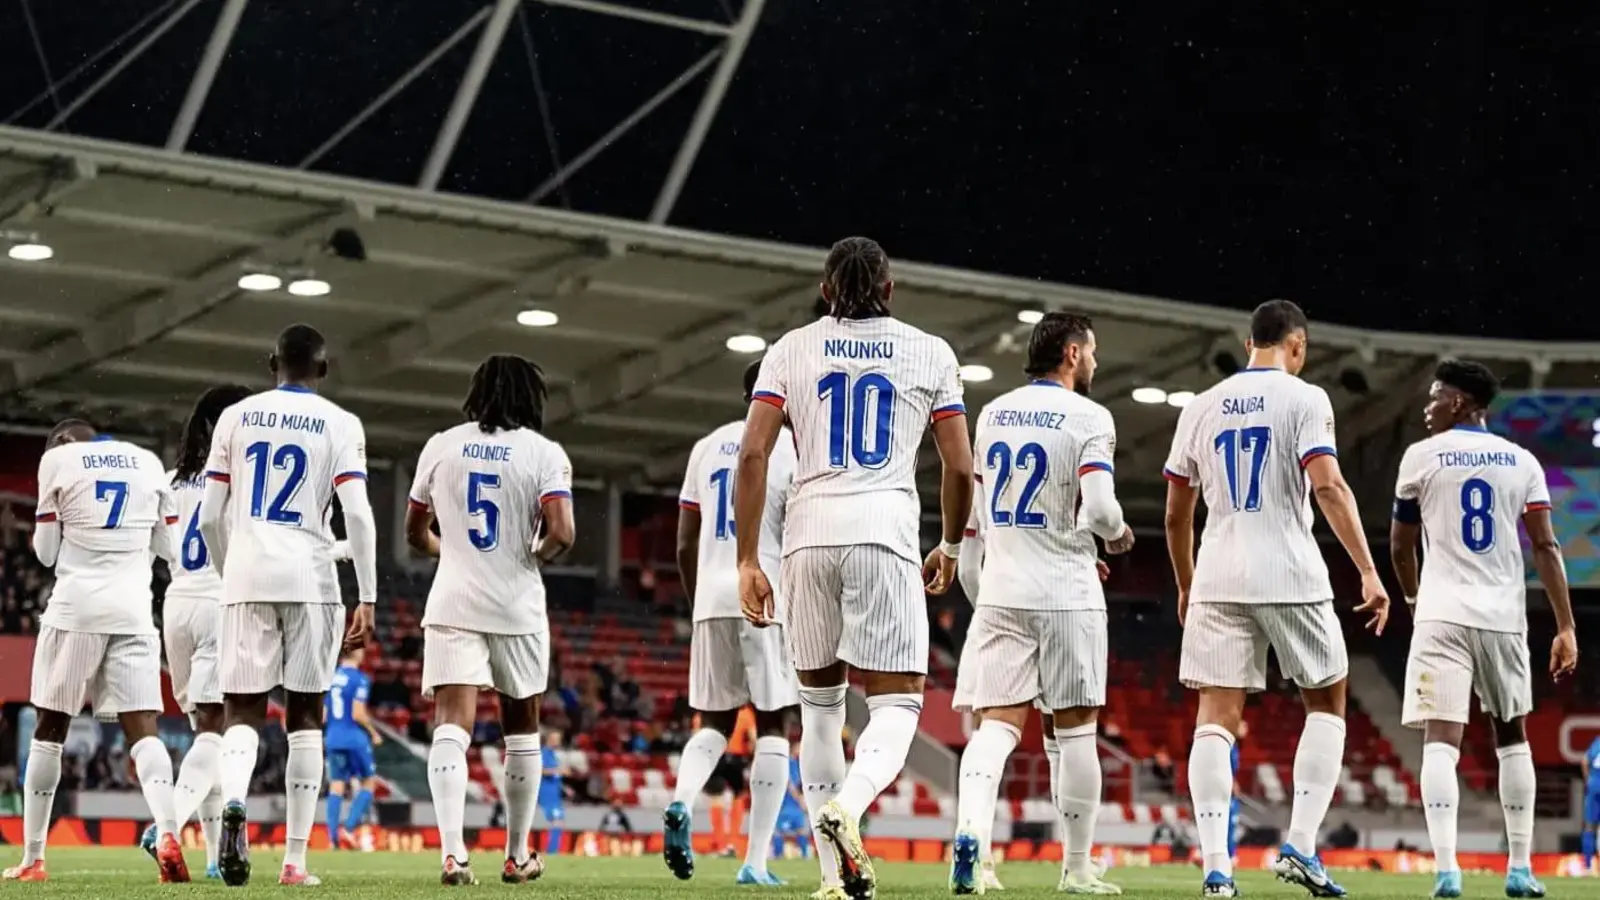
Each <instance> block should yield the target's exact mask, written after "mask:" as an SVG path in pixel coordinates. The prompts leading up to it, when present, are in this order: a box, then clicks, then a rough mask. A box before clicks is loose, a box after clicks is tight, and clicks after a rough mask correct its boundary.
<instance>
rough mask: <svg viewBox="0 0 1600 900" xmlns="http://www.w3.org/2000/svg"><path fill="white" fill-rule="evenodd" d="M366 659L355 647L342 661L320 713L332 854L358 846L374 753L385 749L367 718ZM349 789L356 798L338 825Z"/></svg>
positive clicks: (369, 801) (369, 798)
mask: <svg viewBox="0 0 1600 900" xmlns="http://www.w3.org/2000/svg"><path fill="white" fill-rule="evenodd" d="M365 657H366V650H364V649H362V648H360V647H357V648H355V649H353V650H350V651H347V652H346V653H345V654H344V656H343V657H341V658H340V660H339V668H338V670H337V671H336V672H334V674H333V686H332V687H330V688H329V689H328V695H327V696H328V699H327V704H326V706H325V707H324V708H323V723H324V729H325V734H324V736H323V741H324V742H325V744H326V746H327V748H328V846H329V847H331V848H334V849H338V848H339V847H347V848H349V849H352V850H353V849H355V848H356V846H357V845H356V840H355V830H356V829H357V828H359V827H360V826H361V823H362V821H364V820H365V819H366V816H367V810H368V809H369V808H371V806H372V781H373V776H375V775H376V774H377V771H378V770H377V767H376V765H375V764H374V763H373V760H372V748H373V747H374V746H375V745H377V744H381V743H383V737H382V736H381V735H379V734H378V730H377V728H376V727H374V726H373V724H372V717H371V715H370V714H369V713H368V712H367V694H368V692H370V691H371V690H372V681H371V680H370V679H368V678H367V675H366V673H365V672H362V671H361V662H362V660H363V659H364V658H365ZM347 784H348V785H349V787H350V789H351V790H353V791H355V797H354V798H352V800H351V801H350V811H349V815H347V816H345V817H344V819H343V820H342V821H341V819H340V815H339V814H340V812H341V811H342V809H343V807H344V797H345V786H346V785H347Z"/></svg>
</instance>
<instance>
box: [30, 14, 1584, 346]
mask: <svg viewBox="0 0 1600 900" xmlns="http://www.w3.org/2000/svg"><path fill="white" fill-rule="evenodd" d="M727 2H728V3H729V4H735V3H737V0H727ZM30 4H31V5H29V7H28V8H29V9H31V13H32V18H33V20H34V24H35V25H36V26H37V31H38V33H39V35H40V37H41V39H42V43H43V46H44V50H45V55H46V58H47V59H48V62H49V65H50V67H51V69H52V71H53V72H54V73H55V74H56V76H57V77H58V78H59V77H60V76H61V75H63V74H65V73H66V72H67V71H69V70H71V69H72V68H73V67H74V66H76V65H77V64H78V63H79V62H81V61H82V60H83V59H85V58H86V57H88V56H89V55H91V54H92V53H94V52H95V51H96V50H98V49H99V48H100V47H102V46H103V45H104V44H105V43H106V42H108V41H110V40H111V39H113V38H114V37H115V36H116V35H117V34H119V33H120V32H122V31H123V30H125V29H126V28H127V27H129V26H130V25H132V24H133V23H134V22H135V21H137V20H139V19H140V18H142V17H143V16H144V15H146V14H147V13H148V12H150V11H151V10H153V9H155V8H156V7H157V6H159V5H160V3H159V2H156V0H71V2H59V0H30ZM220 5H221V4H220V0H206V2H205V3H203V4H202V5H201V6H200V7H199V8H198V9H197V10H196V11H195V12H194V13H192V14H191V15H190V16H189V17H188V18H187V19H186V20H185V21H183V22H182V23H180V24H179V25H178V26H177V27H176V28H175V29H173V31H172V32H171V33H170V34H168V35H167V36H166V37H165V38H164V39H163V40H162V41H161V42H160V43H158V44H157V45H156V46H155V48H154V49H153V50H152V51H151V53H150V54H149V55H147V56H146V57H145V58H143V59H141V60H140V61H138V62H137V63H135V64H134V65H133V66H131V67H130V68H129V69H128V71H127V72H126V74H125V75H124V76H123V77H122V78H121V79H119V81H117V82H116V83H114V84H113V85H112V86H111V87H109V88H108V89H107V90H105V91H104V92H103V93H102V94H100V95H99V96H98V97H97V98H95V99H94V100H93V101H91V102H90V103H89V104H88V105H87V106H85V107H84V108H83V109H82V111H80V112H79V113H78V114H76V115H75V116H74V117H72V118H71V119H70V120H68V123H67V125H66V127H65V129H64V130H66V131H70V132H73V133H78V134H85V135H92V136H96V137H105V138H113V139H119V140H127V141H134V142H140V143H149V144H159V143H161V142H162V141H163V140H164V139H165V136H166V132H167V128H168V126H169V124H170V122H171V118H172V116H173V114H174V113H175V112H176V110H177V108H178V105H179V103H180V101H181V98H182V96H183V91H184V89H185V87H186V85H187V82H188V79H189V76H190V74H191V72H192V71H193V67H194V62H195V60H196V59H197V58H198V54H199V50H200V48H201V46H202V45H203V44H204V41H205V38H206V36H207V34H208V33H209V31H210V28H211V24H212V21H213V20H214V18H215V14H216V10H217V9H218V8H220ZM482 5H483V3H482V2H467V0H426V2H424V0H381V2H379V0H365V2H361V0H254V2H252V4H251V6H250V8H249V9H248V10H247V12H246V14H245V19H244V24H243V25H242V26H241V28H240V31H239V34H238V36H237V38H236V40H235V43H234V45H233V50H232V52H231V53H230V55H229V56H228V58H227V60H226V62H225V63H224V66H223V69H222V72H221V75H220V76H219V79H218V82H217V86H216V88H215V90H214V91H213V93H212V98H211V102H210V104H209V106H208V107H207V109H206V111H205V113H204V115H203V116H202V118H201V120H200V124H199V129H198V131H197V132H196V134H195V137H194V139H193V141H192V142H191V144H190V147H191V149H192V150H194V151H197V152H202V153H208V154H215V155H220V156H228V157H235V158H243V159H248V160H253V161H259V162H265V163H272V164H278V165H294V164H296V163H298V162H299V160H300V159H301V158H302V157H304V156H305V155H306V154H307V153H309V152H310V151H311V150H312V149H313V148H314V147H316V146H317V145H318V144H320V143H321V142H322V141H323V140H324V139H325V138H327V137H328V136H329V135H331V134H332V133H333V132H334V131H335V130H336V129H337V128H338V127H339V126H340V125H342V124H343V123H344V121H345V120H346V119H347V118H348V117H350V116H351V115H353V114H354V113H355V112H356V111H357V110H359V109H360V108H361V107H362V106H364V105H365V104H366V103H367V102H368V101H369V100H371V99H372V98H374V97H375V96H376V95H377V94H378V93H379V92H380V91H382V90H383V88H384V87H385V86H387V85H388V83H389V82H391V81H392V80H393V79H394V78H396V77H397V76H399V75H400V74H401V73H402V72H403V71H405V70H406V69H407V68H408V67H409V66H411V65H412V64H413V63H414V62H415V61H417V60H419V59H420V58H421V57H423V56H424V55H425V54H426V53H427V52H428V51H429V49H431V48H432V47H433V46H434V45H435V44H436V43H438V42H439V41H440V40H442V39H443V38H444V37H445V36H446V35H448V34H450V33H451V32H452V31H454V30H455V29H456V28H457V27H458V26H459V25H460V24H461V23H462V22H463V21H465V20H466V19H467V18H468V17H469V16H470V15H472V13H473V12H474V11H476V10H477V9H479V8H480V7H481V6H482ZM636 5H639V6H642V7H647V8H651V9H657V10H662V11H669V12H675V13H679V14H685V15H700V16H705V17H710V18H719V19H723V20H726V18H727V13H726V11H725V10H724V6H723V3H722V2H720V0H675V2H673V0H657V2H644V0H640V2H637V3H636ZM1229 6H1232V7H1241V8H1242V7H1245V6H1249V7H1250V9H1249V10H1247V11H1246V10H1242V9H1235V10H1232V11H1230V12H1228V13H1227V14H1219V11H1220V10H1224V9H1226V8H1227V7H1229ZM1341 6H1343V5H1342V4H1298V3H1297V4H1231V5H1223V4H1204V3H1202V4H1177V3H1167V4H1155V3H1149V4H1133V5H1125V4H1124V5H1118V4H1112V3H1078V2H1067V0H1033V2H1024V0H982V2H977V0H771V2H769V4H768V6H767V9H766V13H765V15H764V17H763V20H762V22H761V24H760V26H759V28H758V30H757V32H756V36H755V39H754V41H753V42H752V44H751V46H750V49H749V52H748V54H747V56H746V57H745V61H744V63H743V65H742V66H741V69H740V71H739V73H738V76H737V79H736V80H735V82H734V85H733V87H732V89H731V91H730V93H729V96H728V100H727V103H726V104H725V105H724V106H723V108H722V111H721V113H720V115H719V117H718V119H717V122H716V124H715V125H714V127H713V130H712V132H711V136H710V138H709V140H708V141H707V144H706V147H705V150H704V152H703V153H702V154H701V156H700V160H699V163H698V165H697V166H696V168H695V171H694V173H693V175H692V177H691V179H690V181H689V184H688V187H687V189H686V190H685V192H684V195H683V198H682V199H681V201H680V202H679V205H678V207H677V211H676V212H675V213H674V215H673V217H672V223H673V224H676V225H682V226H686V227H691V228H697V229H704V230H708V231H717V232H725V233H729V234H737V235H749V236H755V237H762V238H771V239H777V240H783V241H791V242H798V243H804V244H813V245H821V244H826V243H828V242H831V241H832V240H833V239H835V238H837V237H840V236H842V235H844V234H847V233H865V234H869V235H871V236H873V237H876V238H878V239H879V240H880V241H882V242H883V244H884V245H885V247H886V248H887V249H888V250H889V252H890V253H891V255H894V256H900V257H905V258H912V259H918V260H924V261H928V262H937V263H944V264H949V265H957V266H964V267H969V268H974V269H981V270H990V271H999V272H1004V273H1008V274H1015V275H1022V276H1030V277H1038V278H1045V279H1051V280H1056V281H1063V282H1069V283H1079V284H1086V285H1093V286H1097V287H1107V288H1115V289H1120V290H1125V291H1131V292H1136V293H1143V294H1150V295H1155V296H1164V297H1172V298H1176V299H1183V300H1190V301H1195V302H1202V303H1211V304H1218V305H1224V306H1232V307H1240V308H1248V307H1250V306H1253V305H1254V304H1255V303H1257V302H1259V301H1260V300H1262V299H1265V298H1268V297H1273V296H1283V297H1289V298H1291V299H1295V300H1298V301H1299V302H1301V303H1302V304H1303V305H1304V306H1305V307H1306V308H1307V310H1308V312H1309V313H1310V314H1311V316H1312V317H1313V318H1314V319H1320V320H1325V321H1334V322H1340V323H1345V324H1351V325H1361V326H1368V327H1385V328H1395V329H1404V330H1411V331H1445V332H1454V333H1461V334H1473V335H1486V336H1496V337H1524V338H1561V339H1568V340H1573V339H1591V340H1592V339H1600V313H1597V312H1596V311H1595V310H1594V307H1593V306H1592V305H1591V304H1592V303H1593V299H1592V295H1593V293H1594V288H1595V286H1596V282H1595V279H1594V277H1593V275H1592V274H1591V266H1592V265H1593V264H1595V261H1596V260H1597V259H1600V239H1597V238H1596V236H1595V235H1594V233H1593V219H1594V212H1593V210H1594V206H1595V201H1596V200H1597V199H1600V192H1597V190H1596V184H1595V180H1596V176H1595V171H1596V166H1597V160H1600V125H1597V123H1596V121H1595V120H1596V115H1597V111H1600V102H1597V101H1600V64H1597V63H1596V59H1597V58H1600V17H1597V16H1596V15H1594V14H1593V13H1590V14H1588V15H1586V16H1580V15H1579V14H1578V13H1576V12H1568V11H1560V12H1556V11H1551V10H1548V9H1544V8H1541V7H1538V6H1536V5H1533V4H1496V5H1491V4H1457V3H1445V2H1432V3H1417V4H1410V3H1406V4H1381V5H1380V4H1357V6H1358V7H1359V9H1357V10H1350V9H1346V8H1339V7H1341ZM1301 7H1317V8H1315V9H1305V8H1301ZM1492 7H1498V8H1492ZM1580 8H1581V7H1580V6H1578V5H1573V6H1572V7H1571V9H1573V10H1577V9H1580ZM1418 10H1421V11H1422V12H1421V13H1420V14H1419V13H1418ZM715 45H716V40H715V39H713V38H707V37H700V36H697V35H693V34H689V33H684V32H676V31H670V30H665V29H661V28H657V27H652V26H649V25H642V24H636V23H629V22H620V21H617V20H614V19H610V18H604V17H597V16H594V15H592V14H587V13H582V12H577V11H571V10H564V9H549V8H546V7H543V6H541V5H540V4H538V3H534V2H529V3H527V4H525V8H524V14H523V15H522V16H521V17H520V18H519V19H518V20H517V21H514V22H513V24H512V27H511V30H510V32H509V33H508V36H507V40H506V43H505V45H504V46H503V48H502V50H501V53H500V55H499V57H498V59H497V60H496V63H495V66H494V69H493V70H492V72H491V74H490V77H489V81H488V85H487V87H486V89H485V92H484V95H483V97H482V99H481V101H480V103H479V106H478V108H477V110H476V112H475V114H474V116H473V117H472V119H471V121H470V122H469V124H468V127H467V131H466V133H465V135H464V137H463V139H462V143H461V145H460V147H459V149H458V151H457V153H456V156H455V159H454V163H453V165H452V167H451V168H450V170H449V173H448V174H447V176H446V178H445V182H444V188H445V189H447V190H451V191H459V192H465V193H471V194H480V195H486V196H492V197H499V198H515V199H521V198H523V197H525V196H527V194H528V193H529V192H530V191H531V190H533V188H534V187H535V186H536V185H537V184H538V183H539V182H541V181H542V180H543V179H544V178H545V177H546V176H548V175H549V174H550V173H551V172H553V171H554V170H555V169H556V168H557V163H556V162H555V156H556V155H557V154H558V155H559V157H560V158H561V159H563V160H565V159H570V158H571V157H573V156H575V155H577V154H578V153H579V152H581V151H582V150H583V149H584V148H585V147H586V146H587V145H588V144H589V143H590V142H591V141H592V140H593V139H594V138H596V137H598V136H599V135H600V134H601V133H603V132H604V131H606V130H607V129H608V128H610V127H611V126H612V125H613V124H614V123H615V122H616V121H617V120H619V119H620V118H621V117H622V116H624V115H626V114H627V113H628V112H629V111H630V110H631V109H632V108H633V107H634V106H635V105H637V104H638V103H640V102H642V101H643V100H644V99H645V98H647V97H648V96H649V95H650V94H652V93H654V92H655V91H656V90H657V89H659V88H660V87H661V86H663V85H664V84H666V83H667V82H668V81H669V80H671V78H673V77H674V76H675V75H676V74H677V73H678V72H679V71H681V70H682V69H684V68H686V67H687V66H688V65H690V64H691V63H692V62H693V61H694V60H695V59H697V58H698V57H699V56H700V55H702V54H703V53H705V52H706V51H707V50H709V49H711V48H712V47H714V46H715ZM125 46H126V45H125ZM471 46H472V40H471V39H469V40H468V41H466V42H464V43H463V44H462V45H461V46H460V47H458V48H457V49H456V50H455V51H453V52H452V53H450V54H449V55H447V56H446V57H445V58H444V59H443V61H442V62H441V63H440V65H438V66H436V67H435V68H434V69H433V70H432V71H431V72H429V73H428V74H427V75H425V76H424V77H423V78H422V79H421V80H419V81H418V82H417V83H416V84H414V85H412V86H411V87H410V88H409V89H408V90H407V91H406V92H405V93H404V94H402V95H401V96H400V98H399V100H398V101H396V103H394V104H393V105H391V106H390V107H389V108H387V109H386V110H384V111H383V112H381V113H380V114H379V115H378V116H376V117H375V118H374V119H373V120H371V121H370V122H368V123H367V125H366V126H365V127H364V128H362V129H361V130H360V131H358V132H357V133H356V134H354V135H353V136H352V137H351V138H350V139H348V140H347V141H346V142H345V143H344V144H342V145H341V146H340V147H339V148H337V149H336V150H335V151H334V152H333V153H332V154H330V155H329V156H328V157H327V158H325V159H324V160H322V162H321V163H319V164H318V166H317V168H319V169H322V170H325V171H331V172H338V173H342V174H349V175H356V176H361V177H367V178H375V179H381V180H386V181H394V182H414V181H415V180H416V178H417V176H418V174H419V173H420V171H421V168H422V164H423V161H424V159H425V158H426V156H427V153H428V150H429V147H430V144H431V142H432V139H433V135H434V131H435V129H436V128H437V127H438V124H439V122H440V121H441V120H442V118H443V115H444V110H445V108H446V107H447V105H448V103H449V101H450V98H451V96H452V94H453V93H454V90H455V86H456V82H457V80H458V79H459V77H460V73H461V71H462V69H463V68H464V66H465V63H466V59H467V57H468V56H469V54H470V52H471ZM116 56H117V54H112V56H111V57H110V59H115V58H116ZM535 58H536V59H537V61H538V66H537V68H538V72H539V79H540V83H542V85H543V87H544V88H545V91H546V93H547V95H548V107H549V113H550V115H549V123H550V125H551V128H552V131H553V136H554V143H555V151H556V152H555V154H553V153H552V149H551V146H550V141H549V140H548V139H547V136H546V131H545V125H544V124H543V122H544V120H543V118H542V116H541V111H540V106H541V104H540V101H539V94H538V92H537V91H536V90H535V88H534V84H535V82H534V77H533V74H532V68H531V67H530V60H531V59H535ZM105 66H106V63H102V64H101V65H100V67H99V68H98V69H97V70H95V71H92V72H90V73H89V74H88V75H87V76H86V77H84V78H82V79H81V80H79V81H77V82H75V83H74V85H73V86H71V87H69V88H67V89H65V90H64V91H63V93H62V98H63V102H68V101H70V98H71V97H72V96H73V94H74V92H75V91H76V90H78V89H81V87H83V86H84V85H86V84H88V83H89V82H90V81H91V80H92V79H93V77H94V75H95V73H96V72H97V71H101V70H103V69H104V68H105ZM45 84H46V80H45V78H44V75H43V74H42V71H41V66H40V64H39V60H38V57H37V55H36V53H35V51H34V48H33V45H32V42H31V40H30V35H29V28H28V22H27V20H26V17H25V16H24V0H0V118H3V117H5V116H9V115H10V114H11V111H12V110H13V109H15V108H16V107H18V106H20V105H21V104H22V103H24V102H26V101H27V100H28V99H30V98H32V97H33V96H34V95H35V94H37V93H39V92H40V91H42V90H43V89H44V87H45ZM698 93H699V92H698V90H696V89H694V88H691V89H690V90H688V91H685V92H684V93H682V94H680V95H679V96H678V97H677V98H675V99H674V100H673V101H671V102H669V103H667V104H666V105H665V106H664V107H663V108H662V109H661V110H659V111H658V112H657V113H656V114H655V115H654V116H652V117H651V118H650V119H648V120H646V122H645V123H644V124H643V125H642V126H641V127H640V128H638V129H637V130H635V131H633V132H631V133H630V134H628V135H627V136H626V137H624V138H623V139H622V140H621V141H619V142H618V143H617V144H615V145H614V146H612V147H611V148H610V149H608V150H607V151H606V152H605V153H604V154H602V155H601V156H600V157H599V158H598V159H597V160H596V161H595V162H594V163H593V164H592V165H591V166H590V167H589V168H587V169H585V170H584V171H583V172H581V173H580V174H579V175H578V176H577V177H576V178H575V179H574V180H573V181H572V183H571V185H570V186H569V188H568V189H567V190H566V191H565V192H564V193H562V194H561V195H558V196H554V197H552V198H550V199H549V200H548V201H546V202H550V203H554V204H557V205H567V206H570V207H571V208H574V209H578V210H582V211H588V212H599V213H606V214H611V215H617V216H626V217H633V218H642V217H644V216H645V215H646V214H647V213H648V211H649V208H650V205H651V203H652V201H653V200H654V197H655V193H656V190H657V188H658V187H659V184H660V181H661V179H662V178H663V177H664V175H665V173H666V170H667V167H668V164H669V162H670V160H671V157H672V154H673V152H674V151H675V149H676V147H677V142H678V140H679V138H680V136H681V135H682V133H683V130H684V129H685V128H686V126H687V124H688V120H689V115H690V113H691V111H692V109H693V106H694V104H695V103H696V102H697V100H698ZM54 112H55V110H54V108H53V106H52V102H51V101H50V100H48V99H47V100H46V101H45V102H43V103H41V104H39V105H38V106H37V107H35V108H34V109H33V110H32V111H31V112H29V113H27V114H25V115H23V116H21V117H19V118H17V119H16V120H15V122H14V123H15V124H21V125H27V126H34V127H39V126H42V125H43V124H44V123H45V122H46V121H48V120H49V118H50V117H51V116H52V115H54ZM1585 135H1588V136H1587V137H1585Z"/></svg>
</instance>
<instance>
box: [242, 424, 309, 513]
mask: <svg viewBox="0 0 1600 900" xmlns="http://www.w3.org/2000/svg"><path fill="white" fill-rule="evenodd" d="M244 458H245V459H247V460H249V461H250V462H251V463H253V464H254V465H255V473H254V476H253V477H252V479H251V481H250V518H252V519H265V520H267V521H268V522H271V523H273V524H274V525H299V524H300V522H301V520H302V516H301V515H300V513H299V512H298V511H296V510H292V509H289V508H288V507H289V504H290V503H292V502H294V498H295V495H296V494H298V493H300V485H301V484H303V483H304V482H305V480H306V451H305V448H304V447H301V446H299V445H297V444H283V445H282V446H280V447H278V449H277V452H273V449H272V445H271V444H269V443H267V442H266V441H256V442H255V443H254V444H251V445H250V446H248V447H246V448H245V449H244ZM268 465H271V467H272V468H274V469H277V470H278V471H280V472H283V473H285V475H284V478H283V486H282V487H280V488H279V489H278V494H277V496H275V497H273V498H272V503H271V504H268V503H267V466H268Z"/></svg>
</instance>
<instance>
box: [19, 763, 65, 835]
mask: <svg viewBox="0 0 1600 900" xmlns="http://www.w3.org/2000/svg"><path fill="white" fill-rule="evenodd" d="M60 783H61V745H60V744H47V743H44V742H43V741H33V742H31V743H30V744H29V745H28V771H27V774H26V775H24V776H23V778H22V792H23V794H24V796H23V800H22V839H23V841H25V842H26V846H24V847H23V850H22V864H23V865H25V866H27V865H32V864H33V863H34V862H35V861H37V860H41V859H44V842H45V838H46V836H48V835H49V833H50V810H51V809H52V808H54V807H55V805H56V786H57V785H59V784H60Z"/></svg>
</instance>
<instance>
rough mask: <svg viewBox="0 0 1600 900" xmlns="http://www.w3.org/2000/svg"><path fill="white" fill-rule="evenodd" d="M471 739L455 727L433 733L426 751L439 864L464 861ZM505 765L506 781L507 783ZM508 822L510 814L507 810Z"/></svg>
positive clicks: (438, 729) (440, 726) (441, 728)
mask: <svg viewBox="0 0 1600 900" xmlns="http://www.w3.org/2000/svg"><path fill="white" fill-rule="evenodd" d="M470 746H472V736H471V735H469V734H467V732H466V731H465V730H463V729H462V728H461V727H459V726H456V725H438V726H435V727H434V729H433V746H432V747H430V748H429V749H428V788H429V790H430V792H431V793H432V794H433V814H434V818H435V819H437V820H438V824H439V863H440V865H443V864H444V861H445V859H446V858H447V857H451V856H453V857H455V858H456V861H457V862H461V863H465V862H466V861H467V843H466V836H465V834H464V833H463V832H464V830H465V827H466V824H465V823H466V817H467V748H468V747H470ZM509 768H510V763H509V761H508V762H507V779H506V780H507V781H508V782H509V781H510V772H509ZM506 815H507V818H508V819H509V818H510V810H509V809H508V810H507V813H506Z"/></svg>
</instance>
